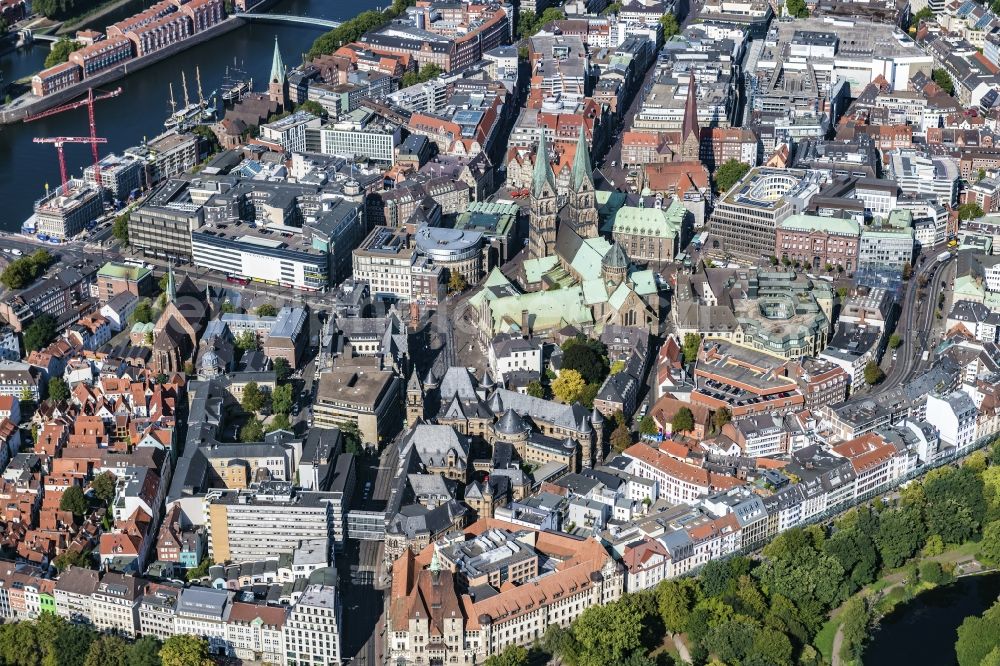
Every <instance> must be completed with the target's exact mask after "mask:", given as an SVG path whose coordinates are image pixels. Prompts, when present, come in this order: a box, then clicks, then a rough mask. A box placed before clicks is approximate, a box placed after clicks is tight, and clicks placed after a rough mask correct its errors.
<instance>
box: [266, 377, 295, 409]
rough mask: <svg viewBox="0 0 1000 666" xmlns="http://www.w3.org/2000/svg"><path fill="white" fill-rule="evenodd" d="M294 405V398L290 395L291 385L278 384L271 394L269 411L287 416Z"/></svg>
mask: <svg viewBox="0 0 1000 666" xmlns="http://www.w3.org/2000/svg"><path fill="white" fill-rule="evenodd" d="M294 404H295V396H294V395H292V385H291V384H280V385H279V386H277V387H275V389H274V391H273V392H272V394H271V409H273V410H274V411H275V412H277V413H279V414H288V413H289V412H291V411H292V406H293V405H294Z"/></svg>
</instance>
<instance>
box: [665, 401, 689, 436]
mask: <svg viewBox="0 0 1000 666" xmlns="http://www.w3.org/2000/svg"><path fill="white" fill-rule="evenodd" d="M692 430H694V414H693V413H692V412H691V410H690V409H688V408H687V407H681V408H680V409H678V410H677V413H676V414H674V418H673V419H671V421H670V432H671V433H673V434H675V435H676V434H680V433H683V432H691V431H692Z"/></svg>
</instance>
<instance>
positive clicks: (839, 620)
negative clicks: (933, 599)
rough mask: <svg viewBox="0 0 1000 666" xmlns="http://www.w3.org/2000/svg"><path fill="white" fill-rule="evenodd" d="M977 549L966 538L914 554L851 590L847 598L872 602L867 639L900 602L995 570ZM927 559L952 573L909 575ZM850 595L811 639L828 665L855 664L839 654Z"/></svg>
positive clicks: (995, 571) (976, 545) (856, 665)
mask: <svg viewBox="0 0 1000 666" xmlns="http://www.w3.org/2000/svg"><path fill="white" fill-rule="evenodd" d="M978 550H979V543H978V542H976V541H969V542H967V543H964V544H962V545H961V546H956V547H954V548H950V549H948V550H946V551H945V552H943V553H940V554H939V555H934V556H930V557H920V558H917V559H915V560H913V561H912V562H909V563H908V564H906V565H905V566H903V567H899V568H897V569H894V570H892V571H890V572H888V573H886V574H884V575H883V576H882V577H881V578H879V579H878V580H877V581H875V582H874V583H871V584H870V585H867V586H865V588H863V589H862V590H860V591H858V592H857V593H855V594H854V595H853V596H852V597H851V599H857V598H864V599H865V600H866V602H867V603H873V605H872V607H871V609H870V612H871V619H870V626H869V632H868V633H869V639H871V636H872V632H871V629H873V628H875V627H877V626H878V623H879V621H880V620H881V619H882V618H885V617H888V616H890V615H891V614H892V613H893V612H895V611H896V610H897V609H898V608H899V607H900V606H902V605H904V604H908V603H911V602H913V601H914V600H917V599H919V598H920V597H921V595H923V594H925V593H927V592H930V591H933V590H938V589H940V588H942V587H947V586H949V585H953V584H954V583H955V582H956V581H959V580H961V579H963V578H967V577H970V576H979V575H984V574H995V573H997V572H998V570H997V569H995V568H987V567H984V566H983V565H982V564H981V563H980V562H979V561H978V560H977V559H976V557H975V554H976V553H977V552H978ZM930 562H935V563H937V564H939V565H941V566H942V567H944V568H952V569H953V571H954V577H953V578H952V579H950V580H947V581H946V582H943V583H929V582H927V581H924V580H919V578H917V577H916V576H913V574H914V572H915V571H917V570H918V568H919V567H921V566H922V565H925V564H927V563H930ZM911 576H912V577H913V578H911ZM914 578H915V579H916V580H914ZM851 599H849V600H847V601H845V602H844V603H843V604H841V605H840V606H839V607H838V608H836V609H835V610H834V611H833V612H831V613H830V619H829V620H827V622H826V624H824V625H823V628H822V629H820V631H819V633H818V634H817V635H816V638H815V640H814V644H815V646H816V648H817V649H818V650H819V652H820V654H821V655H822V656H823V659H824V661H825V662H826V663H828V664H832V666H858V664H859V662H856V661H845V660H844V659H843V657H842V655H841V652H842V651H843V650H842V649H843V641H844V636H843V612H844V609H845V607H846V606H847V605H848V604H849V603H850V601H851Z"/></svg>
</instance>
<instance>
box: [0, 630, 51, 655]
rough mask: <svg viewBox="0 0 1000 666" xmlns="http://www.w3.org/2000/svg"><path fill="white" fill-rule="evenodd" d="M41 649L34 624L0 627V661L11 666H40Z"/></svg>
mask: <svg viewBox="0 0 1000 666" xmlns="http://www.w3.org/2000/svg"><path fill="white" fill-rule="evenodd" d="M41 657H42V648H41V645H39V641H38V632H37V630H36V629H35V623H34V622H11V623H7V624H3V625H0V660H2V661H3V663H5V664H11V665H12V666H40V664H41Z"/></svg>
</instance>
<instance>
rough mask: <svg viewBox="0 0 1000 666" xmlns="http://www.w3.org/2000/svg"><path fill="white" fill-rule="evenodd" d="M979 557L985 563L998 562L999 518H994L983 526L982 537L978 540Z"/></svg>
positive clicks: (999, 554)
mask: <svg viewBox="0 0 1000 666" xmlns="http://www.w3.org/2000/svg"><path fill="white" fill-rule="evenodd" d="M979 559H980V560H982V561H983V562H986V563H987V564H990V565H992V566H996V565H997V564H1000V520H994V521H991V522H989V523H986V525H985V526H984V527H983V538H982V540H980V542H979Z"/></svg>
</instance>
